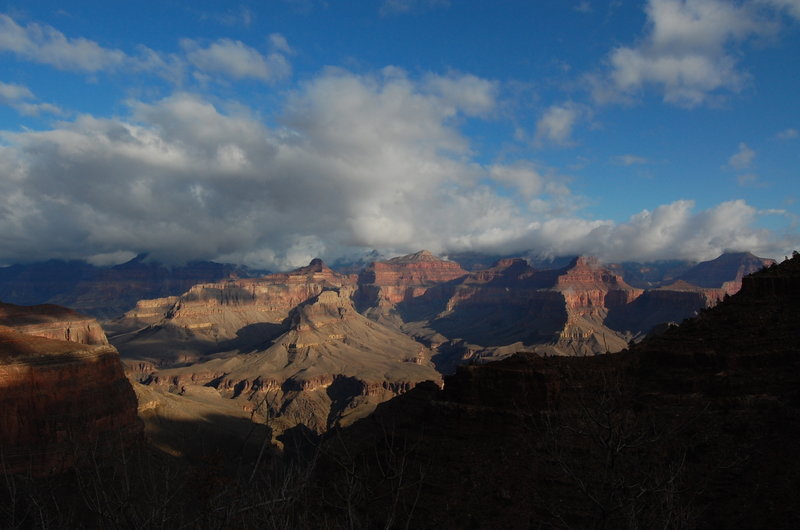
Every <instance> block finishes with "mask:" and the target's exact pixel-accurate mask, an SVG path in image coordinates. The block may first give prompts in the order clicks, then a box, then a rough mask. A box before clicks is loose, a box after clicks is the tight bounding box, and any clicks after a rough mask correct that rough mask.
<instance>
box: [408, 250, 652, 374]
mask: <svg viewBox="0 0 800 530" xmlns="http://www.w3.org/2000/svg"><path fill="white" fill-rule="evenodd" d="M641 294H642V290H641V289H636V288H633V287H631V286H629V285H628V284H626V283H625V281H624V280H622V278H621V277H620V276H619V275H617V274H614V273H613V272H611V271H610V270H608V269H607V268H605V267H602V266H601V265H600V264H599V263H598V262H597V261H596V260H594V259H591V258H586V257H579V258H575V259H573V260H572V262H571V263H569V264H568V265H567V266H566V267H564V268H561V269H555V270H536V269H534V268H532V267H531V266H530V265H528V263H527V262H526V261H525V260H523V259H519V258H517V259H503V260H500V261H499V262H497V263H496V264H495V265H494V266H493V267H491V268H489V269H487V270H484V271H478V272H473V273H470V274H469V275H467V276H464V277H463V278H460V279H457V280H454V281H452V282H450V283H448V284H446V285H440V286H438V287H435V288H432V289H430V290H429V291H428V292H427V293H426V294H425V295H424V296H421V297H419V298H418V299H415V300H412V301H410V302H408V303H406V304H404V305H402V306H401V314H402V315H403V317H404V318H405V319H406V321H407V325H406V328H405V329H407V330H408V331H409V332H411V333H414V334H415V335H417V336H418V337H420V338H421V339H424V340H427V341H428V342H430V343H431V344H432V346H433V347H439V348H440V349H441V346H442V345H444V346H445V349H447V350H448V352H447V354H446V355H444V356H443V357H441V356H440V357H438V358H437V362H442V363H443V364H442V366H445V365H447V366H448V368H447V369H445V370H450V369H452V362H451V360H450V359H449V357H451V356H452V355H456V356H460V357H461V358H462V360H465V359H474V358H475V356H476V354H477V357H478V358H481V357H488V358H495V357H496V356H497V354H498V350H497V348H498V347H506V348H505V349H506V351H504V352H503V353H501V354H500V355H501V356H502V355H507V354H508V353H513V351H514V350H513V349H512V350H510V351H508V349H507V347H508V346H510V345H513V344H516V347H517V351H520V350H526V349H527V350H529V351H539V352H541V353H546V354H558V355H585V354H590V353H600V352H607V351H618V350H620V349H622V348H624V347H625V346H626V345H627V342H628V340H630V338H631V336H630V335H628V334H626V333H624V332H617V331H615V330H612V329H610V328H608V327H607V326H606V325H605V318H606V316H607V315H608V313H609V311H610V310H613V309H614V308H617V307H621V306H625V305H628V304H630V303H631V302H633V301H634V300H636V298H638V297H639V296H640V295H641ZM457 339H463V340H464V341H466V343H467V344H469V345H472V346H466V348H453V341H454V340H457ZM532 346H535V348H532ZM443 369H444V368H443Z"/></svg>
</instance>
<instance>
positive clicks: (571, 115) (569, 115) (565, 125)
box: [534, 102, 586, 146]
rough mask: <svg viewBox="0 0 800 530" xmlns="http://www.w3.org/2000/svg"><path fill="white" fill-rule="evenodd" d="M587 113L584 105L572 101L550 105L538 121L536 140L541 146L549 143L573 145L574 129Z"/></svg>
mask: <svg viewBox="0 0 800 530" xmlns="http://www.w3.org/2000/svg"><path fill="white" fill-rule="evenodd" d="M585 113H586V110H585V109H584V107H582V106H581V105H578V104H575V103H571V102H567V103H564V104H561V105H553V106H551V107H549V108H548V109H547V110H546V111H545V112H544V114H543V115H542V117H541V118H539V120H538V121H537V122H536V136H535V137H534V142H535V143H536V144H537V145H540V146H541V145H544V144H548V143H549V144H555V145H561V146H566V145H571V144H572V143H573V141H572V131H573V129H574V128H575V125H576V124H577V123H578V121H579V120H580V119H582V118H583V116H584V115H585Z"/></svg>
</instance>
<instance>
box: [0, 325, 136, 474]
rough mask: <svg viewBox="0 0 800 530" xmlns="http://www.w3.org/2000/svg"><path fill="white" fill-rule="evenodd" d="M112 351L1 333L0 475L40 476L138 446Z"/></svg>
mask: <svg viewBox="0 0 800 530" xmlns="http://www.w3.org/2000/svg"><path fill="white" fill-rule="evenodd" d="M141 432H142V425H141V423H140V421H139V419H138V417H137V415H136V397H135V395H134V393H133V390H132V388H131V385H130V383H128V380H127V379H126V378H125V375H124V374H123V370H122V365H121V363H120V360H119V355H118V353H117V351H116V350H115V349H114V348H113V347H111V346H108V345H89V344H79V343H76V342H68V341H62V340H51V339H47V338H42V337H36V336H31V335H25V334H23V333H20V332H19V331H17V330H15V329H12V328H9V327H5V326H0V448H1V449H0V450H2V453H3V465H4V467H5V470H6V471H11V472H31V473H32V474H34V475H46V474H51V473H55V472H59V471H62V470H64V469H66V468H68V467H69V466H71V465H72V464H73V463H74V462H75V461H76V460H78V459H80V458H82V457H83V456H85V455H87V454H88V453H89V452H90V451H93V450H96V449H99V450H110V449H111V448H112V447H117V448H118V447H119V444H120V443H123V444H128V443H133V442H136V441H138V440H139V438H140V437H141Z"/></svg>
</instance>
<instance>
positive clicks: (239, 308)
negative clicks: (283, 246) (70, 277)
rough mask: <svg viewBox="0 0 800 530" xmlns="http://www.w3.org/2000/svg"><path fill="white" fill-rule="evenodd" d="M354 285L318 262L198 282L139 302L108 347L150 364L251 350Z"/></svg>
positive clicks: (115, 324)
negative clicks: (316, 301)
mask: <svg viewBox="0 0 800 530" xmlns="http://www.w3.org/2000/svg"><path fill="white" fill-rule="evenodd" d="M354 283H355V279H354V278H353V277H351V276H345V275H341V274H338V273H336V272H334V271H333V270H331V269H330V268H329V267H328V266H326V265H325V264H324V263H323V262H322V261H321V260H319V259H315V260H313V261H312V262H311V263H310V264H309V265H308V266H306V267H301V268H299V269H297V270H294V271H291V272H288V273H279V274H270V275H267V276H263V277H261V278H246V279H230V280H226V281H224V282H217V283H201V284H197V285H195V286H193V287H192V288H191V289H189V290H188V291H187V292H185V293H183V294H181V295H180V296H174V297H167V298H161V299H155V300H142V301H139V302H138V303H137V305H136V307H135V308H134V309H132V310H131V311H129V312H128V313H126V314H125V317H124V318H123V319H120V320H118V321H115V322H113V323H111V325H110V329H112V330H113V331H114V333H113V334H112V343H113V344H114V345H115V346H117V348H119V350H120V352H121V353H122V355H123V357H125V358H126V359H136V360H143V361H151V362H156V363H172V362H194V361H197V360H198V359H200V358H202V357H203V356H204V355H208V354H210V353H214V352H219V351H229V350H234V349H245V348H254V347H257V346H259V345H263V344H265V343H267V342H268V341H270V340H272V339H274V338H275V337H276V336H278V335H280V334H281V333H282V332H283V331H285V325H284V320H285V319H286V318H287V317H288V316H289V312H290V311H291V310H292V309H293V308H295V307H296V306H297V305H299V304H301V303H303V302H305V301H307V300H309V299H310V298H313V297H314V296H317V295H318V294H319V293H321V292H322V291H323V290H324V289H327V288H338V287H342V286H351V285H353V284H354Z"/></svg>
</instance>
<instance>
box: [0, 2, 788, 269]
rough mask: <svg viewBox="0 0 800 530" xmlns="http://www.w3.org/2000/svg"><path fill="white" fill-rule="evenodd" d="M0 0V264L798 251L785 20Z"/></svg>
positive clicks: (759, 7) (748, 8) (672, 11)
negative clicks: (145, 258)
mask: <svg viewBox="0 0 800 530" xmlns="http://www.w3.org/2000/svg"><path fill="white" fill-rule="evenodd" d="M63 5H64V4H63V2H58V3H56V2H44V1H33V2H30V1H29V2H0V263H13V262H20V261H32V260H40V259H47V258H86V259H90V260H91V261H93V262H95V263H111V262H115V261H119V260H122V259H125V258H126V257H129V256H132V255H134V254H136V253H140V252H149V253H151V254H152V255H153V256H155V257H157V258H159V259H163V260H167V261H173V262H178V261H183V260H191V259H217V260H227V261H236V262H242V263H246V264H249V265H255V266H261V267H270V268H287V267H292V266H296V265H300V264H303V263H305V262H308V260H310V259H311V258H312V257H315V256H322V257H323V258H325V259H328V260H333V259H335V258H337V257H340V256H358V255H359V254H363V253H364V252H366V251H369V250H371V249H373V248H375V249H378V250H380V251H382V252H384V253H386V254H397V253H404V252H410V251H415V250H418V249H420V248H429V249H430V250H432V251H434V252H437V253H440V254H445V255H446V254H447V253H449V252H457V251H465V250H475V251H484V252H493V253H520V254H524V253H532V254H539V255H559V254H560V255H563V254H575V253H588V254H595V255H599V256H600V257H602V258H603V259H606V260H622V259H636V260H641V261H647V260H654V259H662V258H687V259H707V258H712V257H715V256H716V255H718V254H719V253H721V252H722V251H723V250H727V249H731V250H751V251H754V252H756V253H758V254H760V255H764V256H770V257H782V256H783V255H784V254H786V253H788V252H790V251H791V250H792V249H795V248H798V247H800V236H799V235H798V233H799V227H798V218H799V217H798V216H800V207H799V206H798V203H797V201H798V199H800V185H799V184H798V182H800V179H798V169H797V168H798V167H800V102H798V98H797V94H800V54H798V53H797V50H800V0H746V1H733V0H646V1H643V2H630V1H620V0H612V1H606V2H600V1H592V0H584V1H555V0H553V1H549V0H546V1H542V2H530V1H521V0H520V1H512V0H509V1H503V2H486V1H469V0H464V1H457V0H449V1H448V0H380V1H375V2H352V1H350V2H346V1H342V2H334V1H328V2H323V1H317V0H271V1H266V2H241V3H230V2H191V3H188V2H174V1H161V2H148V1H142V2H135V3H134V2H124V3H123V2H111V3H109V2H71V3H69V4H68V6H67V7H63Z"/></svg>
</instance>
